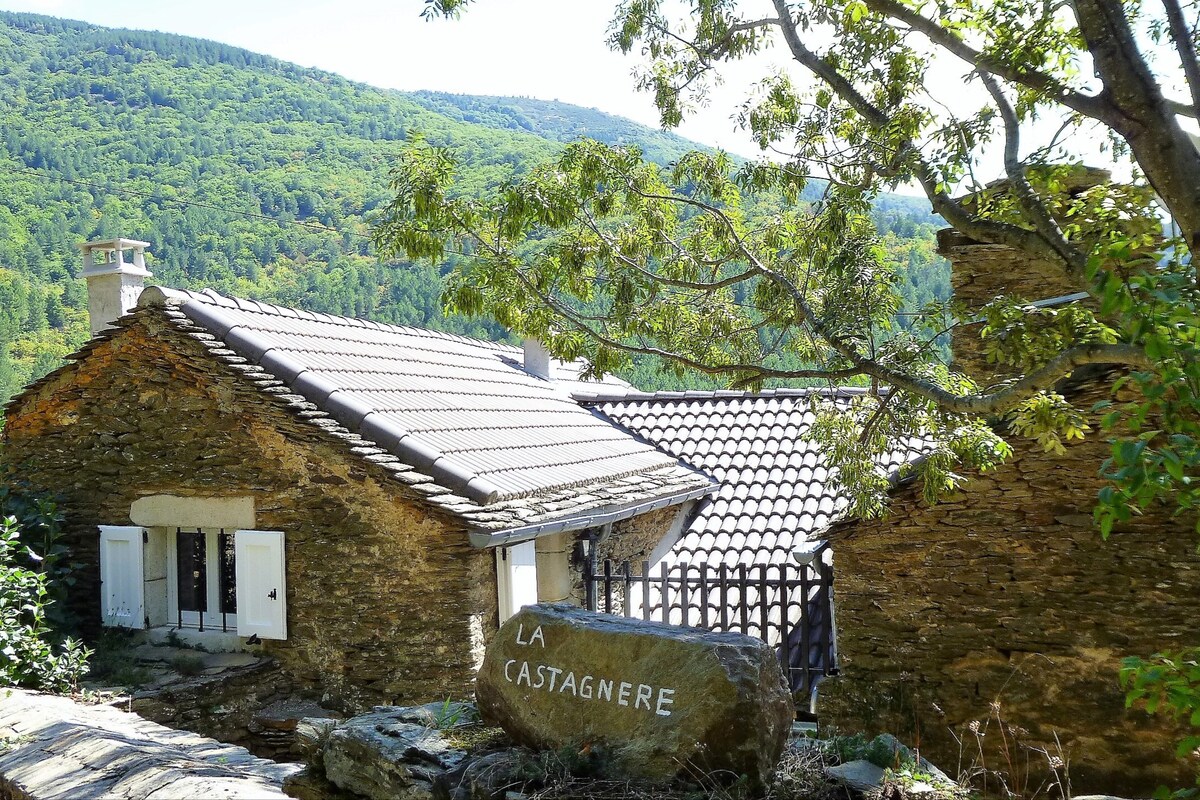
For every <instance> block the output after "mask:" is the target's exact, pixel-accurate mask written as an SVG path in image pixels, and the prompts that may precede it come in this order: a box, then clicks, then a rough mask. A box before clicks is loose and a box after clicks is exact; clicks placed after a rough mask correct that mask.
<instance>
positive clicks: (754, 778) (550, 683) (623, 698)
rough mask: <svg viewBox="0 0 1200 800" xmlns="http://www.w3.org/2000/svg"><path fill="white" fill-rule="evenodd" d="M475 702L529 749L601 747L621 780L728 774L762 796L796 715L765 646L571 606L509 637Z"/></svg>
mask: <svg viewBox="0 0 1200 800" xmlns="http://www.w3.org/2000/svg"><path fill="white" fill-rule="evenodd" d="M476 697H477V700H478V703H479V711H480V713H481V714H482V715H483V718H484V719H485V720H486V721H489V722H492V723H495V724H498V725H500V726H501V727H503V728H504V730H505V731H506V732H507V733H508V734H509V735H510V736H511V737H512V738H513V739H515V740H516V741H518V742H520V743H522V744H525V745H528V746H530V747H534V748H539V749H558V748H561V747H565V746H570V745H580V746H582V745H588V744H599V745H601V746H602V748H603V751H604V752H605V753H607V754H608V757H609V759H610V763H611V764H612V766H613V767H614V768H615V769H616V770H617V771H619V772H620V773H621V774H622V775H627V776H630V777H638V778H647V779H650V780H665V779H668V778H671V777H672V776H674V775H676V774H677V773H681V772H683V773H687V774H693V775H694V774H695V773H696V771H697V770H699V771H702V772H705V773H709V772H715V771H718V770H719V771H725V772H727V773H731V774H732V775H745V776H746V777H747V778H748V779H749V780H750V781H751V783H753V784H756V785H760V786H761V785H763V784H765V783H766V781H767V779H768V778H769V777H770V775H771V773H772V772H773V771H774V769H775V765H776V763H777V761H778V759H779V754H780V752H781V750H782V749H783V744H784V741H785V740H786V739H787V735H788V732H789V730H790V728H791V723H792V718H793V716H794V707H793V704H792V698H791V695H790V694H789V692H788V689H787V686H786V684H785V682H784V677H783V670H782V669H781V668H780V666H779V661H778V657H777V656H776V654H775V652H774V651H773V650H772V649H771V648H770V647H768V646H767V645H766V644H764V643H763V642H761V641H759V640H757V639H752V638H750V637H748V636H742V635H741V634H734V633H711V632H709V631H704V630H699V629H696V628H679V627H674V626H669V625H664V624H661V623H655V622H643V621H641V620H630V619H624V618H621V617H614V616H611V615H607V614H595V613H592V612H588V611H584V610H583V609H580V608H577V607H575V606H570V605H560V604H550V605H538V606H528V607H526V608H524V609H522V610H521V611H520V612H518V613H517V614H516V615H514V616H513V617H512V618H511V619H509V620H508V622H506V623H505V624H504V625H503V627H501V628H500V631H499V633H498V634H497V635H496V638H495V640H494V641H493V642H492V644H491V646H490V647H489V648H488V651H487V655H486V657H485V658H484V662H483V668H482V669H481V670H480V672H479V678H478V683H477V686H476Z"/></svg>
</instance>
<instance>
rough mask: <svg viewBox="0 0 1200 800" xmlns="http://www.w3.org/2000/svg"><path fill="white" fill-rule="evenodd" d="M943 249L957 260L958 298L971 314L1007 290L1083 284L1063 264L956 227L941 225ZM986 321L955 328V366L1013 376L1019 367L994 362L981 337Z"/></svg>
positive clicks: (1048, 292) (985, 375) (1023, 293)
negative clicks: (1065, 271)
mask: <svg viewBox="0 0 1200 800" xmlns="http://www.w3.org/2000/svg"><path fill="white" fill-rule="evenodd" d="M937 239H938V253H939V254H940V255H942V256H944V257H945V258H946V259H948V260H949V261H950V263H951V265H952V270H951V272H950V286H951V288H952V289H953V291H954V299H955V300H956V301H958V302H961V303H963V304H965V306H966V307H967V309H968V311H969V312H970V314H971V315H973V314H974V313H975V312H977V311H979V310H980V309H982V308H983V307H984V306H985V305H987V304H988V303H990V302H992V301H993V300H995V299H996V298H997V297H1000V296H1001V295H1007V296H1009V297H1013V298H1017V299H1020V300H1023V301H1026V302H1034V301H1037V300H1046V299H1049V298H1052V297H1062V296H1063V295H1069V294H1075V293H1077V292H1078V291H1079V287H1078V286H1077V285H1075V284H1074V283H1072V282H1071V281H1069V280H1068V279H1067V278H1066V276H1065V275H1064V274H1063V271H1062V269H1061V268H1060V267H1057V266H1055V265H1053V264H1049V263H1047V262H1044V261H1039V260H1037V259H1031V258H1030V257H1029V256H1028V255H1026V254H1024V253H1021V252H1020V251H1017V250H1014V249H1013V248H1011V247H1006V246H1004V245H999V244H981V243H979V242H976V241H975V240H973V239H970V238H968V237H966V236H963V235H962V234H961V233H959V232H958V231H956V230H954V229H953V228H944V229H942V230H940V231H938V237H937ZM982 327H983V325H982V323H976V324H973V325H958V326H956V327H954V328H953V329H952V330H951V331H950V349H951V352H953V354H954V367H955V369H958V370H959V371H961V372H965V373H966V374H967V375H970V376H971V377H972V378H975V379H976V380H977V381H981V382H982V383H983V384H984V385H987V384H989V383H991V382H992V381H993V380H994V379H995V378H1001V377H1010V376H1011V375H1012V374H1013V370H1011V369H1010V368H1008V367H1003V366H1000V365H997V364H989V363H988V362H987V356H986V355H985V354H984V352H983V342H982V341H981V340H980V338H979V334H980V330H981V329H982Z"/></svg>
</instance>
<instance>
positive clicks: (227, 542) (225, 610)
mask: <svg viewBox="0 0 1200 800" xmlns="http://www.w3.org/2000/svg"><path fill="white" fill-rule="evenodd" d="M217 553H218V554H219V557H220V560H221V563H220V569H221V572H220V575H221V595H220V596H221V613H222V614H236V613H237V584H235V583H234V575H236V574H237V570H236V569H235V567H236V561H234V558H235V556H234V549H233V534H232V533H222V534H219V535H218V536H217Z"/></svg>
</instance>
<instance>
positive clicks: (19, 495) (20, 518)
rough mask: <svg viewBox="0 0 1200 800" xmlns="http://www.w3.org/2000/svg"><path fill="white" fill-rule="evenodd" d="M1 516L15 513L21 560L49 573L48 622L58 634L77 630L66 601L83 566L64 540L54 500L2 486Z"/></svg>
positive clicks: (47, 583)
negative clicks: (73, 557)
mask: <svg viewBox="0 0 1200 800" xmlns="http://www.w3.org/2000/svg"><path fill="white" fill-rule="evenodd" d="M0 517H13V518H14V519H16V521H17V532H18V536H19V537H20V541H21V544H22V545H24V546H25V547H24V548H23V550H22V551H21V553H20V554H19V555H18V563H22V564H24V565H25V566H27V567H29V568H30V569H31V570H33V571H34V572H37V573H40V574H42V575H44V576H45V577H46V594H47V597H48V598H49V601H50V602H48V603H47V604H46V622H47V624H48V625H49V626H50V627H51V628H52V629H53V630H54V631H55V632H57V633H58V634H59V635H61V636H65V635H66V634H68V633H71V632H73V631H74V630H75V627H76V625H77V623H78V619H76V616H75V615H74V614H72V613H71V611H70V606H69V605H68V603H67V593H68V592H69V591H70V588H71V587H72V586H74V585H75V574H76V573H77V572H78V571H79V570H80V569H81V568H82V567H83V565H82V564H80V563H79V562H77V561H73V560H71V559H70V554H71V551H70V548H68V547H67V546H66V545H65V544H64V543H63V541H62V515H61V514H60V513H59V511H58V504H57V503H55V502H54V501H53V500H51V499H49V498H47V497H42V496H39V495H36V494H33V493H31V492H21V491H16V490H14V489H12V488H10V487H8V486H0Z"/></svg>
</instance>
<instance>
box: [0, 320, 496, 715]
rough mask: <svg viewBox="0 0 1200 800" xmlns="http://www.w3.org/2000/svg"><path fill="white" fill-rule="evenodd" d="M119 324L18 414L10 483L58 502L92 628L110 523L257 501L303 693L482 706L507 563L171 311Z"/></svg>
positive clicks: (277, 647)
mask: <svg viewBox="0 0 1200 800" xmlns="http://www.w3.org/2000/svg"><path fill="white" fill-rule="evenodd" d="M119 324H120V326H121V330H120V331H119V332H117V333H116V334H115V335H113V336H112V337H111V338H108V339H101V340H99V341H97V342H95V343H94V344H93V346H92V347H91V349H90V352H89V353H88V354H87V355H86V356H85V357H84V358H83V359H82V360H80V361H78V362H76V363H74V364H72V365H68V366H67V367H65V368H63V369H62V370H60V371H59V372H58V373H56V374H54V375H53V376H51V378H50V379H49V380H47V381H46V382H44V383H42V384H40V385H39V386H37V387H35V388H34V390H33V391H31V392H29V393H27V394H25V395H23V396H21V397H19V398H18V399H17V401H16V402H15V403H14V404H13V405H12V406H11V407H10V408H9V410H8V413H7V424H6V427H5V429H4V432H3V437H4V439H3V450H2V456H0V457H2V458H3V463H2V464H0V479H2V480H9V481H20V482H22V483H24V484H26V485H28V486H29V487H30V488H32V489H34V490H36V491H39V492H49V493H53V494H55V495H57V496H58V497H59V499H60V508H61V509H62V511H63V512H64V514H65V515H66V535H67V537H68V541H69V543H70V545H71V547H72V550H73V552H74V554H75V556H76V557H77V558H78V559H79V560H80V561H82V562H83V563H85V564H87V565H88V567H87V569H86V570H85V572H84V574H83V575H82V576H81V580H80V582H79V585H78V587H77V592H76V594H75V596H74V602H75V603H76V605H77V606H78V607H79V610H80V611H81V612H82V613H83V616H84V618H85V619H87V620H89V621H91V622H92V623H93V624H94V625H98V621H99V588H98V584H99V569H98V553H97V551H98V535H97V530H96V525H98V524H112V525H121V524H129V523H130V518H129V514H130V505H131V504H132V503H133V501H134V500H136V499H138V498H139V497H143V496H148V495H157V494H172V495H178V496H182V497H229V496H250V497H252V498H253V499H254V504H255V512H256V522H255V524H256V527H258V528H260V529H264V530H279V531H283V532H284V534H285V552H286V563H287V603H288V638H287V640H286V641H282V642H276V641H268V642H266V644H265V652H266V654H268V655H270V656H272V657H274V658H275V659H276V660H277V661H278V662H279V664H280V666H281V668H282V670H283V672H284V674H285V675H286V676H287V679H288V680H290V681H294V682H295V683H296V684H297V685H299V686H306V687H313V688H315V689H317V690H318V691H319V692H320V694H321V696H322V699H323V700H324V701H325V702H327V703H330V704H332V705H333V706H335V707H338V708H342V709H344V710H347V711H356V710H360V709H362V708H366V707H369V706H371V705H373V704H376V703H411V702H415V701H423V700H430V699H434V698H443V697H445V696H447V695H455V696H461V695H465V694H467V693H468V692H469V691H470V690H471V686H472V680H473V675H474V668H475V666H476V665H477V664H478V661H479V659H480V658H481V656H482V650H483V646H484V643H485V642H484V636H485V635H484V631H488V630H492V629H494V628H495V624H496V623H495V582H494V581H495V579H494V570H493V568H492V563H491V553H490V552H486V551H480V550H476V549H473V548H472V547H470V545H469V542H468V539H467V536H466V535H465V531H464V530H463V529H462V528H461V527H460V526H459V525H458V524H457V523H456V521H455V520H454V519H453V518H451V517H450V516H448V515H447V514H444V513H441V512H436V511H433V510H431V509H429V507H427V506H424V505H422V504H421V503H420V501H419V494H418V493H417V492H418V489H419V487H415V488H414V487H407V486H405V485H403V484H401V483H399V482H398V481H395V480H394V479H391V477H390V473H389V471H388V470H386V469H385V468H384V467H383V465H375V464H372V463H371V462H370V461H369V460H368V459H364V458H361V457H359V456H357V455H356V454H354V453H353V452H352V447H354V446H355V442H354V441H353V439H351V440H350V441H346V440H345V439H344V438H339V435H338V434H337V433H336V432H331V431H330V430H328V429H323V428H321V427H318V425H315V424H313V423H312V422H310V421H309V419H308V417H311V416H312V412H311V407H306V405H305V404H303V403H299V402H296V400H295V398H289V397H288V396H287V395H286V394H281V395H280V396H279V397H278V398H274V397H272V396H271V395H269V394H265V393H264V392H263V391H261V390H260V389H259V388H257V387H256V386H254V385H253V384H252V383H251V382H250V381H248V380H246V379H243V378H242V377H240V376H239V375H238V373H237V365H236V364H233V365H227V364H224V363H221V362H219V361H218V360H216V359H214V358H211V357H210V356H209V354H208V352H207V349H206V346H205V345H204V344H203V343H202V342H201V341H198V340H197V339H196V338H194V337H192V336H189V335H187V334H185V333H183V332H180V331H178V330H176V329H174V328H173V327H171V325H170V324H169V323H168V322H167V321H166V320H165V319H164V318H163V317H162V316H160V312H158V311H157V310H155V309H146V310H142V311H139V312H137V313H135V314H133V315H130V316H128V317H125V318H123V319H122V321H121V322H120V323H119ZM359 442H360V443H361V440H359Z"/></svg>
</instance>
